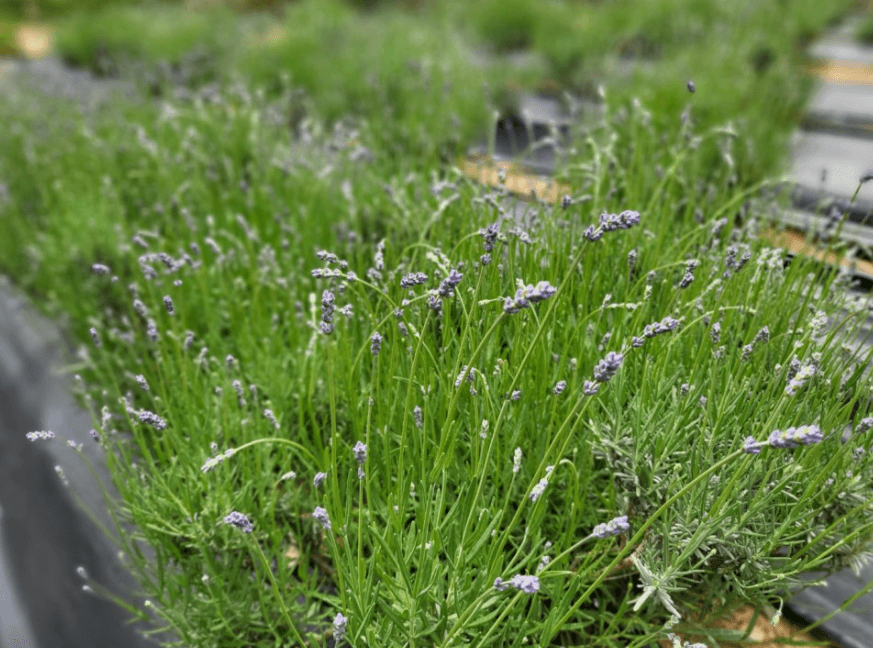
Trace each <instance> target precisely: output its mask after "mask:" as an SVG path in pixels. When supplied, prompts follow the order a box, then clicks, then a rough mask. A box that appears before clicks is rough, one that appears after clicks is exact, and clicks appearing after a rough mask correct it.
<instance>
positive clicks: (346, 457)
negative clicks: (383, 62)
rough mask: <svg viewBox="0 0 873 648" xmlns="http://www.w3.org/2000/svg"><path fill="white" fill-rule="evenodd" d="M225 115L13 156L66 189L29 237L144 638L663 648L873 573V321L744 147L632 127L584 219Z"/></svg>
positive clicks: (219, 110) (259, 119) (602, 128)
mask: <svg viewBox="0 0 873 648" xmlns="http://www.w3.org/2000/svg"><path fill="white" fill-rule="evenodd" d="M213 92H214V93H215V94H214V95H211V96H208V97H207V96H202V95H201V96H195V97H193V98H184V97H183V98H181V99H179V100H176V101H168V102H167V105H165V106H164V107H163V108H161V109H160V110H155V111H150V110H149V109H137V110H136V111H134V109H131V111H132V112H131V113H130V115H129V116H130V119H132V120H133V119H134V118H138V119H137V121H134V122H133V123H135V124H137V126H138V128H135V129H134V130H133V131H131V129H130V126H129V125H127V124H115V123H113V122H111V121H101V120H100V119H98V116H96V115H89V116H87V117H86V118H85V119H84V120H83V121H81V122H75V123H76V124H77V126H78V128H77V129H72V130H70V133H71V135H70V137H69V140H54V139H52V141H51V146H53V147H56V150H57V152H56V154H55V156H54V158H52V157H51V156H43V155H41V154H40V155H37V154H36V153H42V152H45V151H47V148H46V147H48V146H49V143H48V142H46V141H43V140H41V139H40V134H41V133H42V132H43V131H40V130H35V131H34V132H33V133H31V132H24V130H23V129H22V130H21V132H19V133H18V134H17V135H15V136H14V137H13V136H10V137H12V138H13V140H14V142H15V143H17V145H18V148H17V149H16V150H19V149H20V151H21V153H20V157H19V158H18V160H17V162H20V165H19V166H20V170H19V173H20V175H18V176H15V177H14V178H13V181H12V182H11V183H10V191H11V192H12V193H13V194H15V195H16V196H18V195H19V194H21V195H24V193H25V192H26V190H27V185H26V183H25V175H26V174H31V175H34V176H37V177H39V176H43V177H45V176H48V177H57V178H58V180H59V181H58V182H57V183H45V184H41V185H40V188H39V190H40V192H41V193H40V194H39V199H38V200H39V201H40V204H41V205H46V206H50V207H51V208H52V210H53V211H52V215H53V219H52V220H51V222H48V221H44V222H43V221H41V224H44V225H46V229H44V230H42V231H41V233H40V234H39V235H36V236H38V238H37V242H36V243H34V242H33V241H32V240H31V239H26V238H25V236H24V231H25V226H24V224H29V223H30V222H31V221H33V220H34V219H39V216H38V213H37V211H38V210H34V211H28V207H27V205H28V204H29V203H28V202H27V201H26V200H23V199H22V200H18V201H16V202H13V203H10V204H11V205H15V206H9V205H7V206H4V207H2V209H3V210H4V211H3V215H4V216H5V217H6V220H4V221H3V222H4V227H9V228H10V231H12V232H13V233H14V234H15V236H16V238H17V239H18V240H19V241H20V242H22V243H23V244H22V245H21V248H22V249H24V250H26V253H25V252H22V253H21V254H22V255H24V256H23V257H22V265H21V266H20V267H21V268H23V270H22V274H21V281H22V282H24V283H25V284H28V285H30V286H31V287H35V286H40V285H47V286H52V287H53V290H55V291H56V293H55V294H56V296H57V297H56V299H57V300H58V301H57V302H56V303H54V304H53V305H51V306H50V307H51V308H57V309H60V308H61V307H62V308H63V310H64V312H65V313H66V314H67V317H69V319H70V322H71V327H72V330H73V331H74V332H75V335H76V336H77V339H78V340H80V342H81V348H80V350H79V358H78V363H79V365H80V367H81V368H84V369H83V370H82V371H83V376H84V383H83V384H84V386H83V387H82V394H81V396H82V402H83V404H85V405H86V406H89V407H91V409H92V411H93V414H94V418H95V435H94V436H95V442H96V443H99V444H100V446H101V448H102V449H103V450H104V456H105V458H106V462H107V464H108V466H109V468H110V470H111V472H112V474H113V478H114V481H115V484H116V486H117V488H118V490H119V493H120V495H121V501H122V503H121V505H120V507H119V508H118V511H117V519H118V526H117V528H116V529H114V530H110V531H111V532H113V533H114V536H115V538H116V540H117V541H118V542H119V545H120V547H121V549H122V550H123V552H124V555H125V556H126V560H127V561H128V564H129V565H130V567H131V569H133V570H135V571H136V573H137V574H138V576H139V577H140V581H141V585H142V587H143V589H144V590H145V591H146V592H147V593H148V596H149V598H150V601H151V605H150V607H149V609H148V610H145V609H135V608H132V612H133V613H135V614H139V615H147V614H148V615H150V614H154V615H157V617H158V618H159V619H161V621H162V622H163V623H164V624H165V625H166V626H167V628H169V629H171V630H172V631H173V632H174V633H175V634H176V636H177V637H178V639H179V642H180V643H181V644H183V645H187V646H207V645H221V646H230V647H232V646H239V647H242V646H250V645H268V644H275V645H321V644H324V643H325V641H326V639H327V637H328V636H329V635H332V636H333V638H334V640H335V641H337V642H340V641H344V642H347V643H348V644H349V645H354V646H359V645H387V646H401V645H404V646H406V645H408V646H413V645H420V646H424V645H427V646H446V647H448V646H454V645H470V646H481V647H483V648H484V647H488V646H501V647H502V646H520V645H522V644H524V643H530V644H535V645H542V646H548V645H564V646H585V645H589V646H634V647H639V646H644V645H647V644H649V643H651V642H653V641H658V640H661V639H665V638H667V637H668V636H670V637H671V638H672V637H676V636H677V635H676V634H672V635H671V634H670V633H681V634H683V635H684V634H688V633H698V634H699V633H703V634H705V633H706V631H707V615H708V614H710V613H712V612H713V611H715V610H721V609H723V608H730V607H731V606H733V605H737V604H738V603H739V602H740V601H752V602H755V603H757V604H761V605H763V604H766V603H770V602H775V601H777V600H778V599H781V598H785V597H786V596H788V595H789V594H790V593H791V592H792V591H793V590H795V589H796V588H799V587H801V586H802V585H803V584H804V582H803V581H802V579H801V576H802V575H803V574H804V573H806V572H808V571H810V570H816V571H824V572H827V571H832V570H836V569H840V568H842V567H844V566H847V565H848V566H857V565H859V564H861V562H862V561H863V560H864V559H866V557H867V554H866V547H867V546H868V543H869V540H870V537H871V529H873V517H871V509H870V506H869V503H870V501H871V486H870V483H871V481H870V471H871V459H870V457H871V451H870V446H871V442H873V436H871V435H873V426H871V424H870V421H871V416H873V412H871V404H870V400H869V397H870V388H871V384H870V380H869V375H868V373H867V372H866V367H867V365H868V363H869V361H870V359H871V358H870V356H871V354H870V350H869V348H868V347H865V346H863V345H859V344H856V340H855V338H856V337H857V335H858V333H859V331H860V330H861V327H862V324H863V322H864V319H865V317H866V313H867V309H868V303H867V300H866V298H863V299H862V298H859V297H857V296H855V295H853V294H852V293H850V292H849V291H848V285H849V283H850V279H849V277H848V276H846V275H844V274H841V273H840V272H838V271H834V270H832V269H829V268H827V267H825V266H822V265H817V264H816V262H814V261H811V260H807V259H802V258H795V259H788V258H787V256H786V254H785V253H784V252H783V251H780V250H777V249H773V248H770V247H768V246H767V245H766V243H765V242H763V241H762V240H760V239H759V238H758V237H757V236H756V233H757V222H758V219H759V218H760V217H762V215H763V214H765V213H766V209H767V207H768V205H767V204H764V203H762V202H760V201H759V200H755V199H753V198H752V197H753V196H754V195H756V194H757V191H756V189H757V188H755V187H751V188H745V189H743V188H739V189H738V187H737V184H736V183H735V178H734V171H735V170H734V169H733V168H730V167H729V166H728V165H727V164H724V165H721V166H715V167H713V166H711V165H710V163H709V160H710V158H709V154H710V153H711V150H707V146H715V147H718V146H720V145H723V142H722V138H723V137H724V133H723V132H721V131H708V132H704V133H701V134H699V135H697V134H693V133H692V137H691V138H690V139H689V137H687V136H688V135H689V130H688V129H689V128H690V126H687V125H686V126H683V127H682V128H683V130H680V131H678V132H673V133H669V134H668V135H667V136H666V137H667V142H666V144H665V143H664V137H665V136H664V134H663V133H658V132H654V131H653V130H652V129H650V128H648V126H647V121H646V118H645V113H644V111H643V110H642V109H641V108H636V107H634V106H633V105H630V106H628V107H620V108H619V109H616V110H615V111H608V112H607V114H606V117H605V118H604V119H603V121H602V122H601V123H599V124H598V125H597V127H596V128H595V129H594V130H592V131H591V132H588V133H587V134H586V137H587V140H586V147H587V150H588V157H587V158H585V159H584V160H581V159H580V158H577V161H576V162H573V163H571V164H570V165H569V166H568V167H567V169H566V170H565V177H566V178H567V179H568V180H569V181H570V182H571V183H572V185H573V191H574V195H575V194H576V193H578V194H580V195H581V194H584V195H586V196H588V198H586V199H585V200H576V199H571V200H569V201H563V204H561V205H554V206H553V205H547V204H544V203H541V202H536V201H534V202H529V203H526V204H519V203H515V202H513V201H512V200H511V198H510V197H508V196H507V195H506V194H505V191H503V190H502V189H501V188H497V189H493V190H492V189H488V188H485V187H482V186H478V185H475V184H473V183H471V182H469V181H467V180H465V179H464V178H463V177H462V176H461V175H460V173H459V172H458V171H457V170H454V169H451V168H440V169H435V168H432V167H428V166H425V165H422V166H421V167H419V168H416V167H412V168H410V169H404V170H403V173H402V175H401V174H400V173H399V172H398V171H397V165H396V162H395V161H393V160H390V159H389V158H390V156H391V152H390V149H387V148H385V147H380V145H379V143H378V142H376V141H369V140H366V141H365V142H364V143H363V144H361V142H357V138H358V137H360V136H361V133H365V134H366V133H367V132H368V131H365V130H363V131H355V130H354V128H353V127H352V126H350V125H340V126H338V127H336V128H335V129H333V130H332V129H329V128H325V127H324V126H323V125H321V124H319V123H318V122H316V121H312V122H311V123H309V124H308V125H303V126H301V129H302V130H301V133H299V134H298V137H297V138H295V139H293V140H291V139H290V138H289V137H288V134H287V131H286V130H285V124H284V123H283V121H282V119H281V117H279V118H276V119H272V118H270V116H271V115H273V116H275V115H279V116H281V115H282V114H284V113H283V112H282V111H283V109H284V108H287V107H288V105H289V104H286V103H282V101H286V100H287V101H289V102H290V101H291V99H290V97H285V99H279V100H277V102H276V103H275V104H269V105H267V106H266V107H264V106H263V105H261V104H260V103H259V101H258V100H257V98H255V97H253V96H252V95H251V94H250V93H248V94H247V93H246V92H245V91H244V88H243V89H236V90H233V89H232V90H221V91H213ZM683 92H685V91H684V89H683ZM686 94H687V93H686ZM139 110H141V111H142V112H138V111H139ZM70 119H73V118H72V117H70ZM92 122H93V124H94V127H93V128H91V129H90V130H89V124H91V123H92ZM46 128H48V127H46ZM98 131H99V132H98ZM131 132H135V136H134V138H133V143H131V139H130V138H129V137H126V136H127V135H129V134H130V133H131ZM620 133H632V138H633V139H632V142H633V144H634V146H633V147H628V146H624V144H625V143H626V142H624V141H623V140H622V139H621V138H622V137H631V136H630V135H621V134H620ZM697 137H699V138H700V140H699V141H698V140H697V139H695V138H697ZM356 142H357V144H361V145H363V146H371V147H372V148H371V152H372V155H373V157H372V159H370V160H368V159H365V158H364V157H361V156H360V155H357V154H355V150H356V146H357V144H356ZM129 147H133V148H132V149H130V148H129ZM580 155H581V153H580ZM75 161H78V163H77V164H76V165H74V164H73V163H74V162H75ZM655 167H658V168H660V173H656V172H655ZM2 168H3V170H4V173H10V174H11V173H12V172H13V169H12V167H11V166H10V165H8V164H6V165H4V166H3V167H2ZM77 169H82V171H81V173H80V172H78V171H77ZM347 182H348V183H349V184H346V183H347ZM68 183H70V184H72V183H76V185H77V191H76V192H72V191H68V190H67V189H66V188H65V187H66V186H67V185H68ZM27 195H31V194H27ZM33 195H36V194H33ZM34 200H36V198H34ZM86 208H87V214H88V218H86V219H84V220H83V219H82V218H81V214H83V213H85V212H86ZM380 214H385V215H386V216H385V217H384V218H381V217H377V215H380ZM698 216H699V217H698ZM89 219H91V220H89ZM5 223H11V224H9V225H5ZM27 229H30V227H28V228H27ZM0 238H2V237H0ZM25 241H28V243H27V244H24V243H25ZM631 252H633V254H632V255H631V254H630V253H631ZM486 255H487V258H486ZM629 258H632V259H633V263H632V264H629V262H628V259H629ZM25 261H26V263H25ZM689 275H691V277H692V279H689V278H688V277H689ZM765 331H766V333H765ZM25 432H28V431H22V433H25ZM30 432H31V434H30V438H31V439H32V440H33V441H34V442H39V443H57V442H59V440H60V439H62V438H63V436H64V434H63V430H54V431H51V432H50V431H30ZM243 511H244V512H245V513H242V512H243ZM126 524H131V525H132V526H133V528H135V529H136V531H135V532H134V533H133V534H131V533H128V532H127V531H125V525H126ZM143 543H144V544H147V545H148V546H149V547H151V548H152V550H153V551H154V556H153V557H151V558H147V557H146V553H145V552H143V551H142V544H143ZM89 586H90V584H89ZM671 640H672V639H671ZM710 643H712V644H713V645H714V644H715V642H714V641H710Z"/></svg>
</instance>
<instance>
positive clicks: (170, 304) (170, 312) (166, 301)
mask: <svg viewBox="0 0 873 648" xmlns="http://www.w3.org/2000/svg"><path fill="white" fill-rule="evenodd" d="M164 308H166V309H167V314H168V315H173V314H175V312H176V309H175V308H173V300H172V298H171V297H170V296H169V295H164Z"/></svg>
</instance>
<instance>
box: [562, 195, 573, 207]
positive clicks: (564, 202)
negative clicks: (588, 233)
mask: <svg viewBox="0 0 873 648" xmlns="http://www.w3.org/2000/svg"><path fill="white" fill-rule="evenodd" d="M572 204H573V198H571V197H570V196H568V195H565V196H564V197H563V198H561V208H562V209H568V208H569V207H570V205H572Z"/></svg>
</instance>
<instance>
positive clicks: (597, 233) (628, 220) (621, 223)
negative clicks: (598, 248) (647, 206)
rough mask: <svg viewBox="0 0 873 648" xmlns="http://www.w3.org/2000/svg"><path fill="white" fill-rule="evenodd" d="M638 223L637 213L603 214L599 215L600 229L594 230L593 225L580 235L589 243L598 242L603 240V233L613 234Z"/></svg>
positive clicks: (629, 211) (638, 215)
mask: <svg viewBox="0 0 873 648" xmlns="http://www.w3.org/2000/svg"><path fill="white" fill-rule="evenodd" d="M639 222H640V214H639V212H636V211H632V210H626V211H623V212H621V213H620V214H608V213H605V212H604V213H603V214H601V215H600V227H598V228H595V227H594V225H589V226H588V228H587V229H586V230H585V231H584V232H583V233H582V236H584V237H585V238H586V239H588V240H589V241H599V240H600V239H601V238H603V234H604V233H605V232H614V231H616V230H620V229H630V228H631V227H633V226H634V225H638V224H639Z"/></svg>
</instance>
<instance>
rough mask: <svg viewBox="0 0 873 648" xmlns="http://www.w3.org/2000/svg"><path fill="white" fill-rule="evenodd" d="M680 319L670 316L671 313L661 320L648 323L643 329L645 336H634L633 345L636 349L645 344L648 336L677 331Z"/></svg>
mask: <svg viewBox="0 0 873 648" xmlns="http://www.w3.org/2000/svg"><path fill="white" fill-rule="evenodd" d="M680 323H681V321H680V320H677V319H676V318H674V317H670V316H669V315H668V316H667V317H665V318H664V319H662V320H661V321H660V322H653V323H652V324H646V326H645V328H644V329H643V337H636V336H634V337H633V338H631V346H632V347H633V348H635V349H638V348H640V347H641V346H643V344H645V342H646V338H653V337H656V336H658V335H661V334H662V333H669V332H670V331H675V330H676V329H677V328H678V327H679V324H680Z"/></svg>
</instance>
